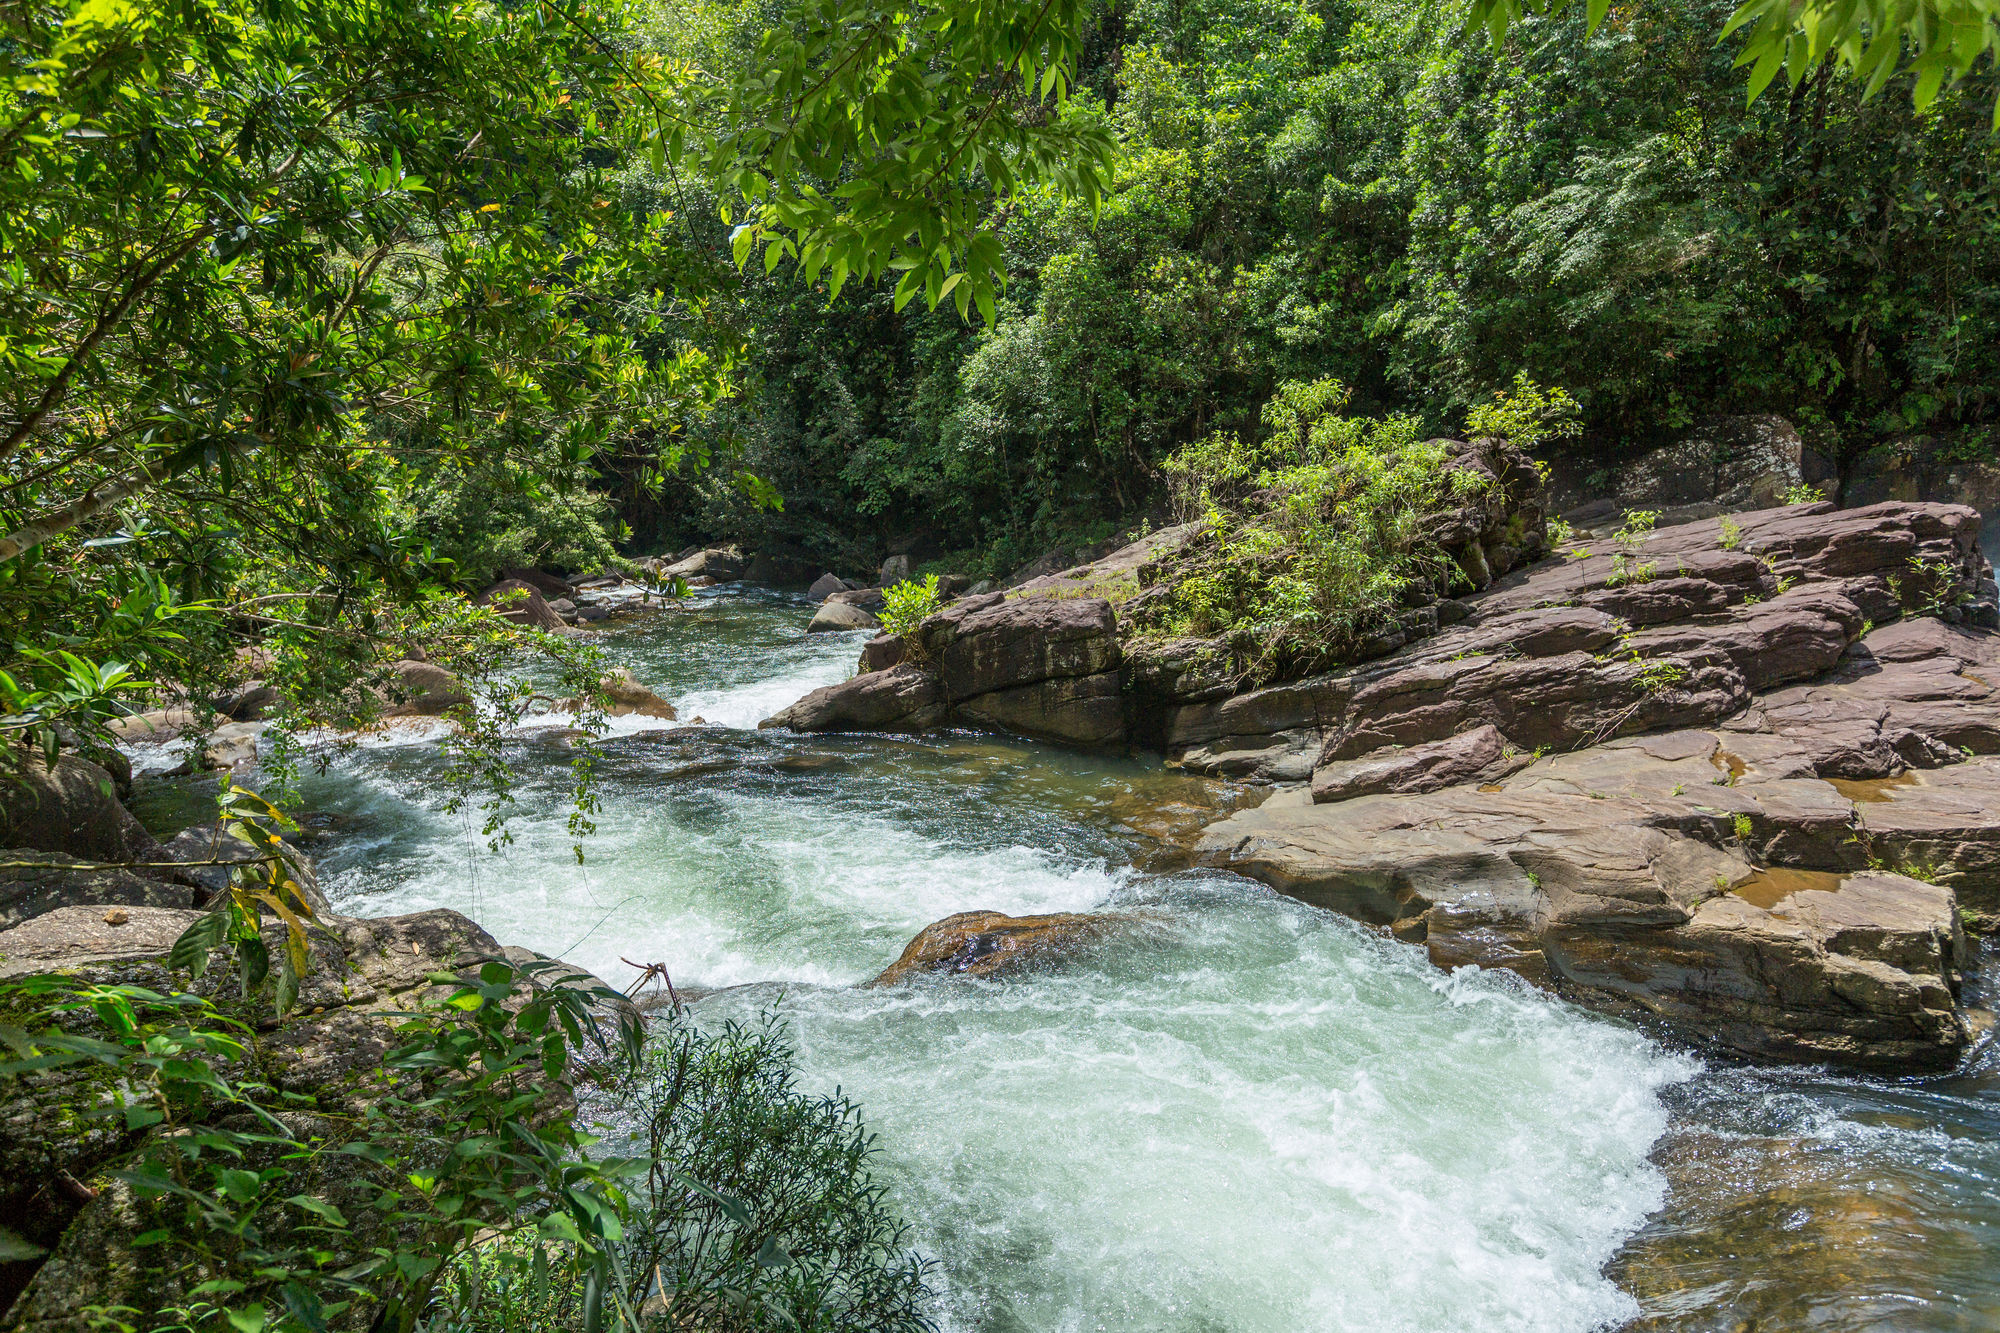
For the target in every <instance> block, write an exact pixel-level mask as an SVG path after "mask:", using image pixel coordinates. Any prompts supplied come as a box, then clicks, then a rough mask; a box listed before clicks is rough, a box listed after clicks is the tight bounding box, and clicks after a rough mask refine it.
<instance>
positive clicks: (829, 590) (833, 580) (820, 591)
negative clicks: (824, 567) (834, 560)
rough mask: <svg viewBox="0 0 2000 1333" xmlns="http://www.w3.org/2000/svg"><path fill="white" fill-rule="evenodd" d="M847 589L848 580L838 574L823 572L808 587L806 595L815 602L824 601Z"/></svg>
mask: <svg viewBox="0 0 2000 1333" xmlns="http://www.w3.org/2000/svg"><path fill="white" fill-rule="evenodd" d="M846 591H847V580H846V579H843V578H841V577H840V576H839V575H838V574H822V575H820V576H819V577H818V578H816V579H814V580H813V583H812V586H811V587H810V588H807V589H806V596H808V597H810V598H812V599H813V600H814V601H815V602H823V601H825V600H826V599H827V598H829V597H831V596H833V595H834V594H835V593H837V592H846Z"/></svg>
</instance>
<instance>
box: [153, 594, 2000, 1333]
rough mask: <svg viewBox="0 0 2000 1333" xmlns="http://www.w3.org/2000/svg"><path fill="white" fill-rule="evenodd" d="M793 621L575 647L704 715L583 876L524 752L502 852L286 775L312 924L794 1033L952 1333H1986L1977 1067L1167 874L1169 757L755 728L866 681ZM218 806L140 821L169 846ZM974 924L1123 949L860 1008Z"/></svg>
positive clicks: (727, 609) (833, 646)
mask: <svg viewBox="0 0 2000 1333" xmlns="http://www.w3.org/2000/svg"><path fill="white" fill-rule="evenodd" d="M810 615H811V607H810V606H809V605H808V604H807V603H806V602H804V601H803V600H802V599H799V598H796V597H791V596H786V595H783V594H777V593H764V592H755V591H745V590H740V589H735V590H726V591H723V592H720V593H709V594H704V595H702V596H700V597H698V598H696V599H694V600H693V601H692V602H691V603H690V604H689V605H688V607H687V608H686V609H684V610H681V611H678V612H670V613H664V614H662V615H659V616H656V617H653V618H652V619H650V620H647V621H644V622H640V623H637V624H633V625H630V626H628V627H624V628H619V629H614V630H610V631H608V632H606V633H605V634H604V635H603V636H602V641H603V642H604V644H605V645H606V647H607V649H608V650H609V651H610V653H611V654H612V655H613V657H614V658H615V659H617V660H618V661H620V662H623V663H624V664H626V665H627V666H629V667H630V668H631V670H632V672H633V673H634V675H635V676H636V677H637V678H638V679H639V680H640V681H641V682H643V683H645V684H647V685H650V686H651V687H652V688H654V689H655V690H657V691H658V692H659V693H660V694H662V695H664V696H666V697H667V698H669V699H671V700H672V701H673V702H674V703H675V705H676V706H677V707H678V708H679V709H680V710H681V716H682V718H683V719H687V721H685V722H683V723H682V724H666V723H659V722H653V721H650V720H646V719H627V720H621V721H619V722H618V723H617V724H615V725H616V732H615V734H614V735H613V737H612V738H611V739H609V740H607V741H606V742H605V744H604V746H603V758H602V760H601V763H600V781H601V786H602V798H603V808H602V811H601V812H600V813H599V815H598V816H597V824H598V828H597V832H596V833H595V834H594V835H593V836H592V837H590V838H589V839H588V840H587V843H586V847H585V853H586V856H585V860H584V862H583V864H581V865H579V864H578V863H577V862H576V859H575V857H574V856H573V854H572V853H571V850H570V846H571V839H570V837H569V835H568V833H567V831H566V829H565V820H566V817H567V814H568V806H567V800H566V796H567V778H568V765H569V761H570V758H571V753H570V751H568V750H567V749H566V748H564V747H563V745H562V744H561V743H560V742H559V741H558V740H557V739H555V738H554V737H552V736H547V735H544V736H540V737H537V736H535V735H532V734H530V735H528V736H525V737H524V738H523V739H522V740H521V741H520V743H519V746H518V753H517V754H516V755H515V759H516V760H517V767H518V772H519V779H520V780H519V785H518V787H517V789H516V792H515V795H516V798H517V801H518V812H517V814H516V816H515V818H514V820H513V823H512V831H513V835H514V841H513V842H512V844H511V845H509V846H507V847H505V848H504V849H503V850H502V851H500V852H498V853H494V852H492V851H489V850H488V849H487V847H486V845H485V842H484V840H483V839H482V838H481V837H480V836H479V834H478V829H477V820H476V818H475V817H470V816H447V815H445V814H443V813H442V812H441V809H440V807H441V805H442V802H443V792H442V791H441V790H440V774H441V770H442V763H441V760H440V758H439V756H438V754H437V751H436V749H435V747H434V746H433V745H430V744H428V743H425V742H423V741H420V740H416V739H405V740H402V741H400V742H385V743H381V744H371V745H369V746H367V747H365V748H363V749H361V750H359V751H358V752H355V753H353V754H350V755H348V756H347V757H345V758H342V759H340V760H338V761H337V762H336V763H335V764H334V765H333V767H332V768H331V770H330V771H329V772H328V773H326V774H324V775H322V776H317V777H311V778H308V779H307V781H306V782H305V784H304V796H305V798H306V803H307V806H308V808H309V809H310V810H311V811H312V812H313V818H312V821H311V823H312V826H313V834H314V838H313V841H312V842H311V844H310V846H311V850H312V851H313V854H314V855H315V856H316V857H317V858H318V859H319V862H320V865H321V868H322V875H323V880H324V882H325V884H326V886H327V888H328V891H329V893H330V895H331V897H332V899H333V901H334V904H335V906H336V907H337V908H338V909H339V910H341V911H344V912H349V913H354V914H358V915H364V916H381V915H391V914H395V913H401V912H410V911H417V910H422V909H426V908H432V907H450V908H455V909H457V910H459V911H462V912H465V913H466V914H468V915H469V916H471V917H473V918H474V919H475V920H477V921H479V922H480V923H481V924H482V925H484V926H485V927H486V928H487V929H488V930H490V931H491V932H492V933H493V934H494V935H495V936H497V937H498V938H499V939H500V940H502V941H503V942H505V943H517V944H525V945H527V946H529V947H531V948H534V949H537V950H540V951H542V952H545V953H549V954H554V955H559V956H562V957H564V958H567V959H569V960H571V961H573V962H575V963H578V964H580V965H582V966H584V967H588V968H590V969H591V970H593V971H595V972H597V973H598V974H599V975H600V976H603V977H605V978H606V979H608V980H610V981H612V982H613V983H614V984H618V985H621V986H622V985H624V984H626V983H627V982H628V981H629V980H630V979H631V978H632V977H633V976H634V975H635V974H634V973H633V971H632V969H631V968H630V967H628V966H627V965H626V964H625V963H624V962H623V961H621V960H624V959H631V960H634V961H635V962H642V963H643V962H664V963H665V964H666V965H667V966H668V967H669V968H670V969H671V971H672V974H673V976H674V979H675V981H676V982H677V983H679V984H681V985H683V986H688V987H694V988H697V989H698V990H699V991H701V992H704V993H705V996H704V998H702V999H700V1000H699V1001H698V1002H697V1003H696V1004H695V1006H694V1013H695V1015H696V1017H697V1019H698V1021H703V1022H720V1021H723V1020H725V1019H731V1018H734V1019H744V1020H749V1019H755V1018H756V1017H758V1016H759V1015H760V1014H762V1013H764V1012H767V1011H775V1012H777V1013H778V1014H780V1015H781V1016H782V1017H783V1018H784V1020H785V1021H786V1022H787V1023H788V1025H789V1028H790V1032H791V1035H792V1037H793V1040H794V1041H795V1043H796V1045H797V1047H798V1051H799V1057H800V1063H801V1070H802V1075H803V1081H804V1082H805V1083H807V1084H808V1085H810V1086H815V1087H823V1088H827V1089H831V1088H833V1087H836V1086H838V1087H839V1088H841V1089H843V1090H844V1091H845V1092H846V1093H847V1094H848V1095H849V1096H851V1097H853V1098H854V1099H855V1100H856V1101H857V1102H859V1103H860V1105H861V1106H862V1108H863V1111H864V1114H865V1115H866V1118H867V1120H868V1124H869V1127H870V1128H871V1130H873V1131H874V1132H875V1133H876V1134H877V1135H878V1144H879V1147H880V1149H881V1154H880V1157H879V1158H878V1163H877V1169H878V1172H879V1174H880V1176H881V1178H882V1179H883V1180H885V1181H886V1182H887V1183H888V1185H889V1187H890V1190H891V1194H892V1197H893V1199H894V1201H895V1202H896V1204H897V1205H898V1207H899V1208H900V1210H901V1212H902V1213H903V1215H904V1216H906V1217H907V1218H909V1219H910V1220H911V1222H912V1223H913V1225H914V1228H915V1243H916V1244H917V1245H918V1246H919V1248H920V1249H922V1250H923V1251H924V1252H925V1253H926V1254H927V1255H930V1256H932V1257H934V1258H935V1259H937V1260H938V1262H939V1270H938V1274H939V1276H938V1283H939V1287H940V1294H941V1309H940V1312H939V1314H940V1324H941V1326H942V1327H944V1328H946V1329H950V1330H955V1331H964V1333H971V1331H973V1330H978V1331H979V1333H1014V1331H1016V1330H1020V1331H1022V1333H1026V1331H1028V1330H1033V1331H1034V1333H1057V1331H1061V1333H1070V1331H1071V1330H1076V1331H1079V1333H1080V1331H1081V1330H1099V1329H1106V1330H1126V1329H1130V1330H1174V1331H1176V1333H1181V1331H1184V1333H1222V1331H1223V1330H1229V1331H1231V1333H1235V1331H1241V1333H1265V1331H1269V1333H1301V1331H1303V1330H1371V1331H1373V1330H1381V1331H1383V1333H1390V1331H1395V1330H1409V1331H1411V1333H1446V1331H1449V1333H1489V1331H1490V1333H1499V1331H1500V1330H1520V1331H1522V1333H1528V1331H1532V1333H1566V1331H1574V1333H1585V1331H1587V1330H1599V1329H1615V1328H1633V1329H1646V1330H1663V1331H1664V1330H1674V1331H1675V1333H1706V1331H1707V1330H1717V1331H1718V1333H1720V1331H1721V1330H1736V1329H1757V1330H1781V1329H1808V1328H1809V1329H1813V1330H1820V1331H1824V1330H1859V1329H1897V1330H1972V1329H1992V1328H1996V1327H2000V1263H1996V1262H1995V1260H1996V1258H2000V1060H1996V1058H1995V1056H1994V1053H1993V1048H1992V1046H1991V1044H1990V1043H1989V1044H1988V1045H1987V1046H1985V1047H1983V1048H1981V1050H1980V1051H1979V1052H1978V1053H1977V1054H1976V1056H1975V1057H1974V1058H1973V1060H1972V1061H1971V1062H1970V1063H1969V1065H1968V1066H1967V1067H1966V1068H1965V1069H1963V1070H1962V1071H1961V1072H1960V1073H1958V1074H1957V1075H1955V1076H1953V1077H1951V1078H1947V1079H1939V1080H1930V1081H1924V1082H1916V1081H1912V1082H1907V1083H1899V1082H1890V1081H1882V1080H1870V1079H1856V1078H1845V1077H1839V1076H1834V1075H1829V1074H1826V1073H1824V1072H1822V1071H1797V1070H1780V1071H1769V1070H1756V1069H1750V1068H1745V1067H1741V1066H1737V1065H1733V1064H1729V1063H1725V1062H1720V1061H1716V1060H1713V1059H1708V1060H1703V1059H1698V1058H1696V1057H1695V1056H1693V1055H1691V1054H1689V1053H1686V1052H1684V1051H1678V1050H1675V1049H1673V1048H1671V1047H1668V1046H1666V1045H1663V1044H1661V1043H1660V1042H1658V1041H1656V1040H1655V1039H1653V1038H1652V1037H1650V1036H1649V1035H1647V1034H1645V1033H1643V1032H1640V1031H1638V1030H1636V1029H1634V1028H1632V1027H1630V1026H1629V1025H1625V1024H1622V1023H1616V1022H1612V1021H1609V1020H1606V1019H1603V1018H1599V1017H1596V1016H1593V1015H1590V1014H1587V1013H1585V1012H1583V1011H1581V1010H1579V1009H1576V1008H1574V1007H1572V1006H1569V1005H1567V1004H1564V1003H1562V1002H1560V1001H1557V1000H1554V999H1551V998H1549V997H1547V996H1544V995H1541V994H1538V993H1535V992H1532V991H1530V990H1528V989H1527V988H1526V987H1525V986H1524V985H1522V984H1520V983H1518V982H1516V981H1515V980H1514V979H1513V978H1511V977H1509V976H1506V975H1501V974H1490V973H1481V972H1478V971H1476V970H1471V969H1467V970H1464V971H1461V972H1459V973H1457V974H1455V975H1446V974H1443V973H1440V972H1438V971H1436V970H1435V969H1433V968H1431V967H1430V965H1429V964H1428V963H1427V962H1426V961H1425V958H1424V956H1423V953H1422V952H1421V950H1419V949H1418V948H1416V947H1413V946H1406V945H1402V944H1398V943H1395V942H1393V941H1390V940H1387V939H1385V938H1383V937H1381V936H1379V935H1377V934H1376V933H1374V932H1372V931H1369V930H1367V929H1364V928H1362V927H1360V926H1357V925H1355V924H1353V923H1350V922H1348V921H1346V920H1344V919H1342V918H1339V917H1336V916H1333V915H1330V914H1328V913H1325V912H1321V911H1318V910H1315V909H1312V908H1309V907H1306V906H1304V905H1302V904H1299V903H1296V902H1292V901H1290V900H1288V899H1286V898H1284V897H1282V896H1280V895H1278V894H1276V893H1274V892H1272V891H1270V890H1268V889H1265V888H1263V887H1261V886H1259V885H1257V884H1254V883H1251V882H1249V881H1247V880H1244V879H1241V878H1238V877H1235V876H1232V875H1223V874H1217V873H1214V872H1208V871H1199V870H1190V869H1187V868H1185V866H1184V865H1183V864H1182V863H1180V862H1179V861H1177V859H1176V858H1175V856H1174V855H1173V853H1172V851H1171V849H1170V848H1169V847H1168V846H1167V840H1168V835H1170V834H1172V833H1173V832H1174V831H1176V830H1184V829H1187V828H1191V827H1196V826H1198V825H1199V824H1200V823H1202V822H1205V821H1206V820H1208V819H1210V818H1214V817H1216V816H1217V815H1218V814H1219V813H1221V812H1223V811H1225V810H1226V809H1227V808H1228V807H1229V805H1230V803H1231V802H1233V801H1236V800H1240V799H1245V797H1244V795H1243V794H1242V793H1239V792H1236V791H1233V790H1231V789H1229V788H1227V787H1224V786H1222V785H1220V784H1213V783H1207V782H1203V781H1200V780H1197V779H1193V778H1188V777H1185V776H1182V775H1178V774H1174V773H1171V772H1168V771H1166V770H1164V769H1162V768H1160V767H1159V765H1158V764H1157V761H1148V760H1145V759H1144V758H1138V759H1121V758H1112V757H1102V756H1082V755H1077V754H1072V753H1069V752H1066V751H1062V750H1057V749H1052V748H1048V747H1043V746H1037V745H1034V744H1031V743H1028V742H1025V741H1019V740H1013V739H1006V738H996V737H993V736H985V735H973V734H958V735H939V736H929V737H921V738H883V737H824V736H812V737H807V736H794V735H790V734H787V733H781V732H758V731H757V730H756V724H757V721H758V720H759V719H760V718H762V717H765V716H768V715H770V714H771V713H773V712H775V711H776V710H777V709H779V708H781V707H783V706H784V705H786V704H788V703H790V702H792V701H793V700H794V699H796V698H797V697H799V696H800V695H802V694H804V693H805V692H806V691H807V690H809V689H812V688H814V687H816V686H819V685H825V684H830V683H833V682H835V681H838V680H841V679H844V678H846V677H847V676H848V675H849V674H851V673H852V670H853V664H854V659H855V656H856V653H857V649H858V646H859V639H860V638H861V637H862V636H859V635H854V634H836V635H814V636H810V637H809V636H807V635H805V634H804V632H803V630H804V626H805V623H806V621H807V620H808V619H809V618H810ZM697 717H699V718H701V719H703V720H704V725H694V724H693V722H692V720H693V719H695V718H697ZM204 785H205V784H202V783H197V782H182V783H174V782H155V783H152V784H149V786H148V787H147V788H145V789H144V790H145V792H146V795H145V796H144V797H143V808H142V810H141V813H142V815H143V816H145V817H146V818H147V819H148V821H149V822H150V823H152V824H153V825H154V826H155V828H156V830H158V831H171V829H172V827H173V826H174V825H175V824H177V823H183V822H188V821H190V820H192V819H195V818H199V817H201V813H202V812H201V809H200V803H201V801H202V800H203V790H204ZM209 786H210V787H211V789H212V784H209ZM974 908H987V909H993V910H997V911H1002V912H1007V913H1013V914H1021V913H1031V912H1050V911H1088V910H1094V909H1101V908H1111V909H1116V910H1119V911H1121V912H1127V913H1130V914H1132V915H1133V916H1134V917H1135V918H1136V924H1135V925H1134V927H1133V928H1132V929H1131V930H1129V931H1125V932H1122V933H1121V934H1120V935H1119V936H1118V937H1117V938H1115V939H1114V940H1113V941H1111V942H1110V943H1108V944H1104V945H1102V946H1099V947H1097V948H1095V949H1093V950H1091V951H1089V952H1087V953H1085V954H1083V955H1081V956H1079V957H1077V958H1076V959H1074V960H1072V961H1071V962H1070V963H1068V964H1067V965H1065V966H1063V967H1060V968H1056V969H1053V970H1050V971H1048V972H1045V973H1038V974H1035V975H1029V976H1020V977H1014V978H1009V979H1006V980H999V981H969V980H964V979H956V978H952V979H943V978H935V979H928V980H924V981H920V982H917V983H913V984H908V985H904V986H898V987H890V988H882V989H865V988H861V987H859V986H857V984H856V983H860V982H865V981H867V980H868V979H869V978H871V977H872V976H873V975H874V974H875V973H877V972H878V971H880V970H881V969H882V968H883V967H885V966H887V965H888V964H889V963H890V962H891V961H893V960H894V959H895V957H896V956H897V954H898V953H899V952H900V951H901V949H902V948H903V946H904V945H905V944H906V943H907V942H908V941H909V939H910V937H911V936H912V935H914V934H915V933H916V932H917V931H918V930H919V929H921V928H922V927H923V926H925V925H927V924H929V923H930V922H932V921H935V920H937V919H938V918H940V917H943V916H946V915H949V914H951V913H953V912H959V911H966V910H970V909H974Z"/></svg>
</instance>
